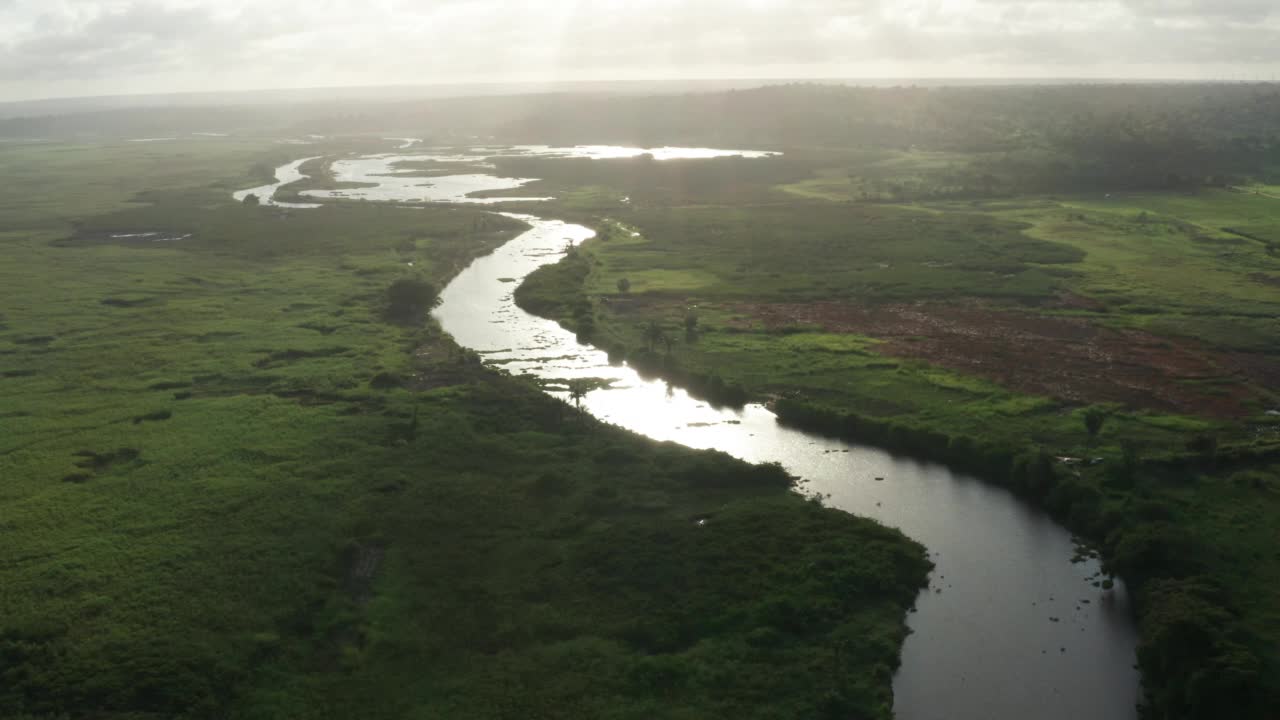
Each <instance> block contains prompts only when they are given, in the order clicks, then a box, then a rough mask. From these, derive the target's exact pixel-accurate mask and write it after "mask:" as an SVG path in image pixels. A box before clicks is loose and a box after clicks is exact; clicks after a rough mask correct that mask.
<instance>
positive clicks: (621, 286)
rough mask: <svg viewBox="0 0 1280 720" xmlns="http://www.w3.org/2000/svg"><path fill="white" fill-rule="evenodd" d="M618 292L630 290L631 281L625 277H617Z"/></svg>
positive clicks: (624, 292)
mask: <svg viewBox="0 0 1280 720" xmlns="http://www.w3.org/2000/svg"><path fill="white" fill-rule="evenodd" d="M618 292H620V293H623V294H626V293H629V292H631V281H630V280H628V279H627V278H618Z"/></svg>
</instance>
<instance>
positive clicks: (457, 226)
mask: <svg viewBox="0 0 1280 720" xmlns="http://www.w3.org/2000/svg"><path fill="white" fill-rule="evenodd" d="M299 151H300V152H299ZM323 151H324V149H323V148H321V149H320V152H323ZM294 152H297V153H298V156H301V155H303V154H320V153H319V152H315V151H314V149H312V148H284V149H282V148H280V147H279V146H275V145H271V144H266V143H261V144H257V145H254V144H252V143H244V142H239V141H230V140H228V141H226V142H225V144H221V143H215V142H212V141H210V142H208V143H205V142H201V143H180V144H167V143H154V144H137V145H119V146H70V145H68V146H59V145H41V146H22V147H18V146H0V175H3V176H4V177H5V178H6V179H8V178H13V177H21V178H22V179H23V181H22V183H20V184H19V185H17V186H16V188H17V189H16V191H15V192H14V193H9V194H6V199H5V200H4V201H3V203H4V204H3V206H2V207H0V226H3V227H4V228H5V230H4V231H3V233H0V248H2V249H3V258H2V259H0V287H3V288H4V290H3V296H4V304H3V314H2V315H0V392H2V393H3V398H4V401H3V406H2V407H0V506H2V507H3V508H4V512H3V515H2V516H0V548H3V550H0V716H3V717H14V718H56V717H67V716H72V717H100V718H120V719H123V718H139V719H140V718H154V717H187V718H213V717H239V718H279V717H316V718H330V717H331V718H352V717H361V718H401V717H460V718H461V717H466V718H505V717H555V716H564V715H565V714H571V715H574V716H578V717H601V718H606V717H610V718H642V717H643V718H650V717H689V718H694V717H699V718H701V717H761V718H763V717H818V716H829V717H848V716H865V717H881V718H886V717H888V716H889V713H890V707H891V694H890V678H891V675H892V671H893V668H894V667H895V665H896V662H897V660H896V658H897V653H898V648H899V646H900V643H901V641H902V638H903V636H904V633H905V626H904V624H903V618H904V615H905V611H906V608H907V607H908V606H909V605H910V604H911V603H912V602H913V600H914V597H915V595H916V593H917V591H918V589H919V588H920V587H921V585H922V584H923V582H924V578H925V574H926V572H927V569H928V561H927V560H926V559H925V557H924V553H923V549H922V548H920V547H919V546H918V545H916V544H914V543H912V542H910V541H909V540H907V539H906V538H904V537H902V536H901V535H900V534H899V533H897V532H895V531H890V530H886V529H884V528H882V527H880V526H878V525H876V524H874V523H871V522H868V521H863V520H859V519H856V518H851V517H849V516H847V515H844V514H842V513H838V512H836V511H832V510H827V509H824V508H821V507H820V506H819V505H817V504H815V503H813V502H810V501H807V500H804V499H803V498H801V497H800V496H798V495H796V494H794V493H792V492H790V488H789V483H790V480H789V478H787V477H786V476H785V475H784V474H783V473H781V472H780V471H779V470H777V469H775V468H768V467H763V468H753V467H750V466H746V465H744V464H742V463H738V462H736V461H733V460H731V459H729V458H727V457H724V456H719V455H714V454H708V453H699V452H693V451H689V450H685V449H683V448H679V447H676V446H672V445H660V444H656V443H652V442H648V441H645V440H643V439H640V438H637V437H635V436H632V435H629V434H626V433H623V432H621V431H618V430H616V429H614V428H611V427H607V426H603V425H598V424H596V423H595V422H594V421H592V420H590V419H589V418H587V417H584V416H579V415H577V414H576V413H575V412H573V411H572V410H571V409H569V408H568V407H567V406H566V405H564V404H563V403H560V402H558V401H556V400H553V399H551V398H549V397H546V396H544V395H543V394H541V393H540V392H539V390H538V389H537V388H536V387H534V386H533V385H532V384H530V383H527V382H525V381H523V380H521V379H518V378H510V377H506V376H503V375H500V374H498V373H494V372H491V371H489V370H487V369H485V368H483V367H482V366H480V365H479V363H478V362H477V361H476V359H475V358H474V356H472V355H470V354H468V353H466V352H463V351H461V350H460V349H459V348H457V347H456V346H455V345H454V344H453V343H452V342H451V341H450V340H449V339H448V338H446V337H442V336H441V335H440V333H439V331H438V330H437V329H435V328H434V326H433V325H432V324H431V323H429V322H427V323H423V324H413V325H409V326H405V325H398V324H394V323H391V322H388V321H387V320H386V317H385V312H384V311H385V307H384V306H385V300H384V297H385V291H386V288H387V287H388V286H389V285H390V284H391V283H392V282H393V281H395V280H396V279H398V278H402V277H406V276H416V277H420V278H422V279H425V280H427V281H429V282H431V283H433V284H435V286H436V287H441V286H442V285H443V284H444V283H445V282H446V281H447V279H448V278H449V277H450V276H451V275H452V274H453V273H455V272H457V271H458V270H459V269H460V268H461V267H462V266H463V265H465V263H466V262H467V261H468V260H469V259H470V258H472V257H474V256H476V255H478V254H481V253H484V252H486V251H487V250H489V249H491V248H493V247H495V246H496V245H497V244H499V243H500V242H502V241H503V240H504V239H505V238H507V237H510V235H511V233H512V232H515V231H517V230H518V229H519V225H518V224H516V223H513V222H509V221H505V220H499V219H497V218H494V217H493V216H488V215H483V214H481V213H479V212H478V211H473V210H469V209H447V208H428V209H419V210H408V209H396V208H386V207H380V206H363V205H360V204H342V205H339V206H335V207H329V208H324V209H321V210H315V211H306V212H304V211H286V210H280V209H276V208H266V207H247V206H243V205H239V204H235V203H232V202H230V201H229V197H228V195H229V191H230V189H233V188H235V187H241V186H243V187H248V186H251V185H253V184H256V183H259V182H261V181H262V180H264V179H266V178H265V177H264V173H263V172H262V171H261V168H262V166H263V164H264V163H265V164H266V166H267V170H269V166H270V165H271V164H273V163H277V162H283V161H284V160H287V159H289V157H288V156H289V154H290V153H294ZM46 164H47V165H48V167H49V171H48V174H44V173H42V172H41V168H43V167H45V166H46ZM255 167H256V168H258V169H256V170H255V169H254V168H255ZM267 174H268V175H269V172H268V173H267ZM151 232H157V233H161V235H160V236H144V237H116V236H121V235H142V234H144V233H151ZM184 236H186V237H184ZM157 237H164V238H183V239H181V240H177V239H174V240H171V241H165V242H157V241H155V239H156V238H157ZM700 519H705V520H706V521H707V522H706V523H705V524H698V523H697V522H696V521H697V520H700ZM813 568H819V569H821V571H820V572H813V571H812V569H813ZM783 670H785V671H783Z"/></svg>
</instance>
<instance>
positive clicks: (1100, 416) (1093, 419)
mask: <svg viewBox="0 0 1280 720" xmlns="http://www.w3.org/2000/svg"><path fill="white" fill-rule="evenodd" d="M1106 422H1107V411H1105V410H1103V409H1102V408H1096V407H1091V408H1089V409H1088V410H1085V411H1084V429H1085V430H1088V431H1089V444H1090V445H1093V442H1094V440H1096V439H1097V438H1098V433H1100V432H1102V426H1103V425H1104V424H1106Z"/></svg>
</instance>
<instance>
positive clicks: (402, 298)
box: [387, 277, 437, 322]
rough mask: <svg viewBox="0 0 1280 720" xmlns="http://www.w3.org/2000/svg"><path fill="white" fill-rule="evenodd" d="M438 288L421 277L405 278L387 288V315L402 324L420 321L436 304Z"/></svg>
mask: <svg viewBox="0 0 1280 720" xmlns="http://www.w3.org/2000/svg"><path fill="white" fill-rule="evenodd" d="M436 297H437V296H436V286H435V285H432V284H431V283H430V282H428V281H426V280H424V279H422V278H420V277H403V278H400V279H399V280H396V281H395V282H393V283H391V287H389V288H387V315H389V316H390V317H391V318H392V319H394V320H398V321H401V322H409V321H414V320H418V319H419V318H421V317H422V315H423V314H425V313H426V311H427V310H430V309H431V307H432V306H433V305H435V303H436Z"/></svg>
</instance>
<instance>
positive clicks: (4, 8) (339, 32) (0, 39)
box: [0, 0, 1280, 101]
mask: <svg viewBox="0 0 1280 720" xmlns="http://www.w3.org/2000/svg"><path fill="white" fill-rule="evenodd" d="M1277 29H1280V10H1278V9H1277V6H1276V4H1275V3H1273V2H1269V1H1268V0H1170V1H1163V0H1071V1H1069V2H1068V1H1066V0H1033V1H1031V2H1026V1H1020V0H899V1H893V2H891V1H888V0H788V1H784V0H746V1H742V2H733V1H731V0H700V1H699V2H680V1H677V0H626V1H623V0H595V1H591V2H586V1H577V0H573V1H565V0H553V1H550V2H531V1H528V0H519V1H516V2H511V1H508V0H501V1H499V0H435V1H433V2H417V1H416V0H316V1H313V2H301V1H293V0H289V1H280V2H269V3H264V2H251V1H250V0H101V1H96V0H3V2H0V100H9V101H13V100H28V99H36V98H47V97H62V96H80V95H116V94H137V93H169V92H179V91H190V90H193V89H199V90H221V91H228V90H246V89H264V88H298V87H317V86H362V85H396V84H413V85H421V84H436V83H475V82H488V83H510V82H520V83H546V82H555V81H584V80H585V81H600V80H605V81H618V80H649V79H695V78H811V79H812V78H846V79H847V78H854V79H856V78H907V79H910V78H1035V77H1042V78H1092V79H1117V78H1145V79H1198V80H1226V79H1231V80H1241V79H1249V80H1269V79H1272V78H1274V77H1275V75H1276V74H1277V73H1280V44H1277V43H1276V42H1275V36H1276V32H1277Z"/></svg>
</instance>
